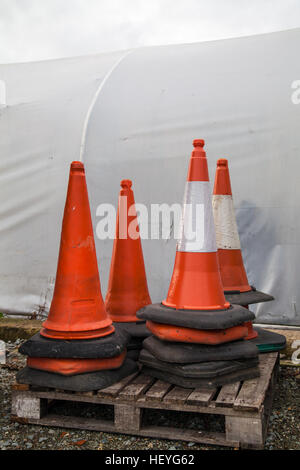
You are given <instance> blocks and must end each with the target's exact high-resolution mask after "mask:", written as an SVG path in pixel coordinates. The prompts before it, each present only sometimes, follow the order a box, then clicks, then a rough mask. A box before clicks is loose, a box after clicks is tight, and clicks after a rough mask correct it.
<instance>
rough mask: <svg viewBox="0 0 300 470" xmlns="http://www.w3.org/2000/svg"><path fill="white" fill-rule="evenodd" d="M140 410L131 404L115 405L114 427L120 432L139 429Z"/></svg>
mask: <svg viewBox="0 0 300 470" xmlns="http://www.w3.org/2000/svg"><path fill="white" fill-rule="evenodd" d="M141 419H142V410H141V408H136V407H135V406H131V405H115V427H116V430H118V431H120V432H125V433H126V432H127V431H139V429H140V427H141Z"/></svg>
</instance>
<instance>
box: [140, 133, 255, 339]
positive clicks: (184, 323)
mask: <svg viewBox="0 0 300 470" xmlns="http://www.w3.org/2000/svg"><path fill="white" fill-rule="evenodd" d="M193 144H194V150H193V152H192V155H191V159H190V165H189V170H188V177H187V183H186V189H185V196H184V204H183V214H182V223H181V232H180V238H179V241H178V244H177V252H176V258H175V265H174V270H173V275H172V279H171V283H170V287H169V292H168V295H167V298H166V300H164V301H163V302H162V304H161V305H156V304H154V305H150V306H147V307H144V308H143V309H142V310H140V311H139V312H138V317H139V318H144V319H146V320H148V322H147V327H148V328H149V330H150V331H151V332H152V333H153V334H154V335H156V336H158V337H159V338H161V339H164V340H166V341H182V342H199V343H204V344H219V343H223V342H227V341H233V340H236V339H240V338H243V337H245V336H246V335H247V328H246V327H245V326H244V325H243V323H244V321H243V315H244V314H245V312H246V316H247V310H246V309H244V308H241V307H237V306H231V305H230V303H229V302H227V301H226V299H225V296H224V292H223V286H222V282H221V277H220V272H219V265H218V258H217V247H216V239H215V227H214V219H213V212H212V204H211V192H210V186H209V177H208V167H207V160H206V153H205V151H204V149H203V146H204V141H203V140H200V139H199V140H195V141H194V143H193ZM248 315H249V318H253V317H254V315H253V314H252V313H251V312H248ZM226 317H227V318H226ZM166 325H167V327H166Z"/></svg>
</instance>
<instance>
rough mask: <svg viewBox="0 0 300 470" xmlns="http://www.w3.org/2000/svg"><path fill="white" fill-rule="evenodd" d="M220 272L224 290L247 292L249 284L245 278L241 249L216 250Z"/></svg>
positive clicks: (249, 288) (249, 287)
mask: <svg viewBox="0 0 300 470" xmlns="http://www.w3.org/2000/svg"><path fill="white" fill-rule="evenodd" d="M218 259H219V266H220V274H221V279H222V284H223V288H224V291H225V292H226V291H239V292H249V291H250V290H251V286H250V285H249V281H248V278H247V274H246V270H245V266H244V262H243V257H242V252H241V250H224V249H219V250H218Z"/></svg>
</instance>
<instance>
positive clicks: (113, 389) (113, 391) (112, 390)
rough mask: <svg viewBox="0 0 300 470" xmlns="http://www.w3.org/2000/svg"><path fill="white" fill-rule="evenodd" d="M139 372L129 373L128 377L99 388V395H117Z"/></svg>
mask: <svg viewBox="0 0 300 470" xmlns="http://www.w3.org/2000/svg"><path fill="white" fill-rule="evenodd" d="M138 373H139V372H134V374H131V375H128V377H124V379H122V380H120V381H119V382H117V383H115V384H112V385H110V386H109V387H106V388H103V389H102V390H99V391H98V393H97V395H98V397H104V396H105V397H116V396H117V395H118V393H120V391H121V390H123V388H124V387H125V386H126V385H128V384H129V383H130V382H132V380H133V379H135V377H136V376H137V375H138Z"/></svg>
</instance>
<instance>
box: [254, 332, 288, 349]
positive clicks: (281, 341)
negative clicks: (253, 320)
mask: <svg viewBox="0 0 300 470" xmlns="http://www.w3.org/2000/svg"><path fill="white" fill-rule="evenodd" d="M254 331H255V332H256V333H257V337H256V338H254V339H251V340H250V341H249V342H250V343H252V344H255V345H256V346H257V348H258V350H259V352H260V353H264V352H272V351H281V350H282V349H284V348H285V347H286V338H285V336H283V335H280V334H278V333H274V332H273V331H268V330H265V329H264V328H259V327H255V328H254Z"/></svg>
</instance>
